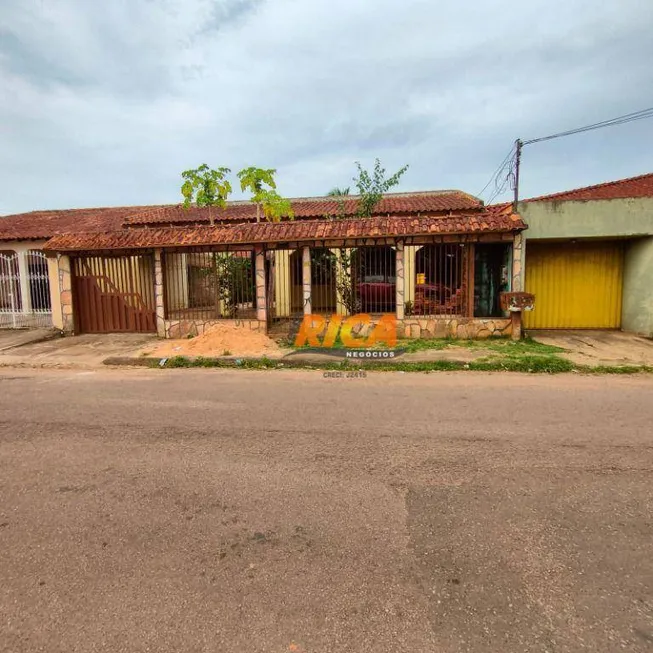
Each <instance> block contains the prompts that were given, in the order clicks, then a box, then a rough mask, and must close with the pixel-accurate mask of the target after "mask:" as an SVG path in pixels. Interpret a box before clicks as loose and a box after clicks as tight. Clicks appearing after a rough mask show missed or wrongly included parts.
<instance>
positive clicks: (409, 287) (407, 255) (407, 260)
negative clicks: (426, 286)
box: [404, 245, 421, 304]
mask: <svg viewBox="0 0 653 653" xmlns="http://www.w3.org/2000/svg"><path fill="white" fill-rule="evenodd" d="M419 249H421V246H415V245H408V246H406V247H404V302H410V303H411V304H414V303H415V257H416V256H417V251H418V250H419Z"/></svg>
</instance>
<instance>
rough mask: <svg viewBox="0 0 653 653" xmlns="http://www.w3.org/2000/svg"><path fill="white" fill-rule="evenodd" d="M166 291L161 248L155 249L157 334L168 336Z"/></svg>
mask: <svg viewBox="0 0 653 653" xmlns="http://www.w3.org/2000/svg"><path fill="white" fill-rule="evenodd" d="M164 292H165V289H164V286H163V256H162V253H161V250H160V249H155V250H154V306H155V310H156V334H157V336H159V338H165V337H166V321H165V320H166V312H165V297H164V296H163V293H164Z"/></svg>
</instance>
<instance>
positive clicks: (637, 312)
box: [621, 238, 653, 337]
mask: <svg viewBox="0 0 653 653" xmlns="http://www.w3.org/2000/svg"><path fill="white" fill-rule="evenodd" d="M621 327H622V329H624V330H625V331H633V332H634V333H641V334H642V335H645V336H649V337H653V238H641V239H638V240H635V241H632V242H630V243H628V246H627V248H626V258H625V262H624V299H623V311H622V318H621Z"/></svg>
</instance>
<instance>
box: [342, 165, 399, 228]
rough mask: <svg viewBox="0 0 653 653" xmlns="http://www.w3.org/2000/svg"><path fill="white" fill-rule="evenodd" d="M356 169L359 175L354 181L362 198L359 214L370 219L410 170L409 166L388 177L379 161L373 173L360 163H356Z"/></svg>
mask: <svg viewBox="0 0 653 653" xmlns="http://www.w3.org/2000/svg"><path fill="white" fill-rule="evenodd" d="M356 167H357V168H358V175H357V176H356V177H354V178H353V181H354V183H355V184H356V188H357V189H358V194H359V196H360V197H359V199H358V212H357V213H358V216H359V217H361V218H370V217H372V214H373V212H374V209H375V208H376V206H377V205H378V204H379V202H380V201H381V200H382V199H383V195H384V193H387V192H388V191H389V190H390V189H391V188H394V187H395V186H397V185H398V184H399V181H400V179H401V178H402V177H403V175H404V174H405V173H406V171H407V170H408V166H407V165H406V166H404V167H403V168H401V169H399V170H397V172H395V173H394V174H393V175H391V176H390V177H386V171H385V168H383V167H382V166H381V161H379V159H376V160H375V162H374V170H372V172H371V173H370V172H368V171H367V170H365V169H364V168H363V166H361V164H360V162H359V161H356Z"/></svg>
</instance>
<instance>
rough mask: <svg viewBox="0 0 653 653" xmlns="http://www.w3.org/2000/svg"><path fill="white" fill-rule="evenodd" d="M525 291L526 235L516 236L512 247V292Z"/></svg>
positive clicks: (519, 234)
mask: <svg viewBox="0 0 653 653" xmlns="http://www.w3.org/2000/svg"><path fill="white" fill-rule="evenodd" d="M523 290H524V235H523V234H522V233H521V232H519V233H518V234H515V239H514V241H513V245H512V292H522V291H523Z"/></svg>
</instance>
